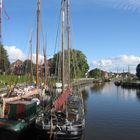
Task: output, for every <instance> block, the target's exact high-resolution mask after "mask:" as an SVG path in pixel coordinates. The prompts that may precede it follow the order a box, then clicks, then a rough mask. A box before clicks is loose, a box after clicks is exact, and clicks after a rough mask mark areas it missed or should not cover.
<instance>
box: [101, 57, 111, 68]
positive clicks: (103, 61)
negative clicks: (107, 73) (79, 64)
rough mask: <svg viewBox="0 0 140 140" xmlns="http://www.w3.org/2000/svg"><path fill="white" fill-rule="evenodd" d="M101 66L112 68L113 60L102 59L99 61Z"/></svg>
mask: <svg viewBox="0 0 140 140" xmlns="http://www.w3.org/2000/svg"><path fill="white" fill-rule="evenodd" d="M99 65H100V66H103V67H108V66H112V60H111V59H102V60H100V61H99Z"/></svg>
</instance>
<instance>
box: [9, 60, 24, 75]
mask: <svg viewBox="0 0 140 140" xmlns="http://www.w3.org/2000/svg"><path fill="white" fill-rule="evenodd" d="M9 69H10V73H12V74H16V75H23V74H24V67H23V61H21V60H19V59H18V60H17V61H15V62H14V63H12V64H11V65H10V68H9Z"/></svg>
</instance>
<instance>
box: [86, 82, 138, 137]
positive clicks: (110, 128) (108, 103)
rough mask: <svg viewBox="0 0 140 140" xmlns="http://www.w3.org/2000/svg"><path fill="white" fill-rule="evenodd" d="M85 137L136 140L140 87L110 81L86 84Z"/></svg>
mask: <svg viewBox="0 0 140 140" xmlns="http://www.w3.org/2000/svg"><path fill="white" fill-rule="evenodd" d="M87 90H88V99H87V101H86V103H87V104H86V106H87V113H86V129H85V138H84V140H91V138H92V139H93V140H104V139H105V140H106V139H107V140H114V139H115V140H139V139H140V134H139V131H140V121H139V120H140V102H139V101H140V90H134V89H133V90H132V89H123V88H121V87H117V86H115V85H114V84H113V83H105V85H98V86H97V85H93V86H92V87H89V89H87Z"/></svg>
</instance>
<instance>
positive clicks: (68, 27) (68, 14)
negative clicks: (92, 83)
mask: <svg viewBox="0 0 140 140" xmlns="http://www.w3.org/2000/svg"><path fill="white" fill-rule="evenodd" d="M67 45H68V46H67V49H68V87H70V81H71V80H70V1H69V0H67Z"/></svg>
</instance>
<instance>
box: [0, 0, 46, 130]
mask: <svg viewBox="0 0 140 140" xmlns="http://www.w3.org/2000/svg"><path fill="white" fill-rule="evenodd" d="M39 26H40V0H38V3H37V43H36V85H35V87H28V89H27V87H26V88H24V87H23V89H22V90H21V88H20V87H19V89H18V90H17V91H16V92H17V94H16V95H15V96H11V93H10V94H9V95H10V96H8V97H3V98H1V102H0V130H1V131H2V130H8V131H12V132H21V131H22V130H25V129H27V128H28V127H30V126H31V125H32V124H33V125H34V123H35V119H36V113H37V102H36V101H35V100H34V97H40V96H39V95H40V93H41V95H42V92H43V91H44V90H43V91H42V89H41V88H39V86H38V48H39V42H40V41H39V29H40V28H39ZM13 92H15V91H14V90H13ZM19 93H20V94H19ZM1 131H0V132H1Z"/></svg>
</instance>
